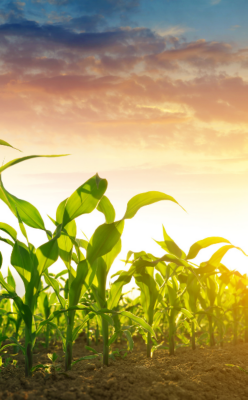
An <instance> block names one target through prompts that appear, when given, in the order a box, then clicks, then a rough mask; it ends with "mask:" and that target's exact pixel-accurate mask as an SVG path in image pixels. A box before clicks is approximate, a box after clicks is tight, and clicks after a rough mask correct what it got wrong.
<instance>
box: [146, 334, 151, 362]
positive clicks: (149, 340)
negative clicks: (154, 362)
mask: <svg viewBox="0 0 248 400" xmlns="http://www.w3.org/2000/svg"><path fill="white" fill-rule="evenodd" d="M151 348H152V344H151V334H150V332H147V345H146V355H147V358H151Z"/></svg>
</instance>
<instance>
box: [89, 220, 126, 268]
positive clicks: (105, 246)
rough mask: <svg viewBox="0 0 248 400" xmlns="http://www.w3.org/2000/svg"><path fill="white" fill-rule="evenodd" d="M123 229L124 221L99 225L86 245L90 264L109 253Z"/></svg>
mask: <svg viewBox="0 0 248 400" xmlns="http://www.w3.org/2000/svg"><path fill="white" fill-rule="evenodd" d="M123 229H124V221H123V220H121V221H117V222H112V224H103V225H100V226H99V227H98V228H97V229H96V230H95V232H94V233H93V235H92V237H91V239H90V241H89V244H88V247H87V260H88V261H89V262H90V263H91V264H92V263H94V261H95V260H96V259H97V258H98V257H101V256H104V255H105V254H107V253H109V252H110V251H111V250H112V249H113V247H114V246H115V245H116V244H117V242H118V241H119V239H120V237H121V235H122V232H123Z"/></svg>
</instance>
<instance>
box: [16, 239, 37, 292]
mask: <svg viewBox="0 0 248 400" xmlns="http://www.w3.org/2000/svg"><path fill="white" fill-rule="evenodd" d="M11 264H12V265H13V267H14V268H15V269H16V271H17V272H18V274H19V275H20V277H21V278H22V280H23V283H24V285H25V288H26V290H27V285H28V283H29V282H30V281H31V273H32V270H33V263H32V259H31V257H30V252H29V249H28V247H27V246H26V245H25V244H24V243H22V242H19V240H16V242H15V244H14V247H13V250H12V253H11Z"/></svg>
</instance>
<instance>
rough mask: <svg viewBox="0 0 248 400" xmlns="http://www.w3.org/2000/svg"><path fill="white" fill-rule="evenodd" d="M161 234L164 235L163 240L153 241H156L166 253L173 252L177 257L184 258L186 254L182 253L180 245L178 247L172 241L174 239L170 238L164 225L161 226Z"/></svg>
mask: <svg viewBox="0 0 248 400" xmlns="http://www.w3.org/2000/svg"><path fill="white" fill-rule="evenodd" d="M163 236H164V242H158V241H157V240H155V242H156V243H158V245H159V246H160V247H162V249H163V250H165V251H166V252H167V253H170V254H174V255H175V256H176V257H178V258H183V259H184V258H185V257H186V254H185V253H184V251H183V250H181V249H180V247H178V245H177V244H176V243H175V242H174V240H173V239H171V237H170V236H169V235H168V233H167V232H166V230H165V228H164V226H163Z"/></svg>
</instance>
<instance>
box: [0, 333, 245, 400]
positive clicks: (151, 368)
mask: <svg viewBox="0 0 248 400" xmlns="http://www.w3.org/2000/svg"><path fill="white" fill-rule="evenodd" d="M84 346H85V342H84V341H83V339H82V338H80V339H79V340H78V341H77V342H76V344H75V346H74V354H73V355H74V360H76V359H77V358H79V357H82V356H83V355H85V354H86V353H87V352H86V350H85V349H84ZM92 346H93V347H94V345H92ZM101 346H102V345H99V346H98V350H99V351H101ZM120 347H121V346H120ZM47 352H48V351H45V350H44V349H42V350H39V351H38V350H37V354H35V355H34V364H39V363H42V364H47V363H49V360H48V358H47V355H46V354H47ZM49 352H56V353H57V354H59V359H60V360H61V366H62V364H63V363H64V361H63V360H64V358H62V356H63V354H62V352H61V350H59V349H58V348H56V346H54V347H52V348H50V349H49ZM88 354H89V353H88ZM15 359H18V363H17V366H18V365H19V367H18V368H17V367H14V366H13V365H11V366H7V367H5V368H1V372H0V399H1V400H5V399H11V400H24V399H25V400H45V399H48V400H50V399H58V400H77V399H80V400H101V399H106V400H109V399H111V400H122V399H128V400H139V399H143V400H153V399H156V400H166V399H169V400H205V399H206V400H208V399H209V400H211V399H221V400H224V399H225V400H234V399H235V400H238V399H241V400H245V399H246V400H247V399H248V373H246V369H247V371H248V344H238V345H237V346H232V345H227V346H226V347H224V348H223V349H218V348H214V349H210V348H206V347H205V348H198V349H196V350H195V351H192V350H191V349H189V348H187V349H186V348H181V349H178V350H177V351H176V355H175V356H169V354H168V352H167V351H166V350H158V351H157V352H156V353H155V354H154V357H153V358H152V359H149V360H148V359H147V358H146V352H145V346H144V344H143V343H139V342H138V343H136V344H135V349H134V351H133V352H132V353H130V354H128V355H127V357H126V358H124V359H121V358H116V361H112V360H111V361H110V366H109V367H102V365H101V362H100V361H99V360H87V361H80V362H79V363H77V364H76V365H74V366H73V368H72V371H69V372H67V373H65V372H63V371H64V369H63V367H62V370H61V371H60V372H59V371H54V370H53V369H51V371H50V373H46V372H45V371H44V370H39V371H36V372H35V373H34V375H33V377H32V378H28V379H26V378H25V377H24V360H23V356H16V357H15ZM57 363H58V360H57ZM226 364H234V365H235V366H234V367H231V366H227V365H226ZM237 366H239V367H241V368H242V369H243V370H240V369H239V368H238V367H237Z"/></svg>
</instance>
